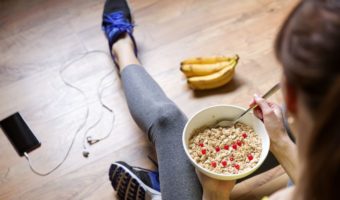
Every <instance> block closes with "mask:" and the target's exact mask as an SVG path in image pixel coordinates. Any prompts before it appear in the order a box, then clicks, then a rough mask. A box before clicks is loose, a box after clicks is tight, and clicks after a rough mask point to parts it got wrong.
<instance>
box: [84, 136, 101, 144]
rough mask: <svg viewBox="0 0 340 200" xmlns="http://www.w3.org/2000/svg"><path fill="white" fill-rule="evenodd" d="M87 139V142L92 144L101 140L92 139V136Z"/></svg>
mask: <svg viewBox="0 0 340 200" xmlns="http://www.w3.org/2000/svg"><path fill="white" fill-rule="evenodd" d="M86 140H87V143H89V144H90V145H93V144H95V143H97V142H99V141H100V140H98V139H92V137H91V136H89V137H87V138H86Z"/></svg>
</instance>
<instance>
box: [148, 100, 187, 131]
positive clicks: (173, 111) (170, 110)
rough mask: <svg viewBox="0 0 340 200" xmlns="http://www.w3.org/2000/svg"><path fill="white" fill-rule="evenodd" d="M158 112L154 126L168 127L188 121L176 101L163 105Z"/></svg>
mask: <svg viewBox="0 0 340 200" xmlns="http://www.w3.org/2000/svg"><path fill="white" fill-rule="evenodd" d="M157 112H158V117H157V119H156V120H155V121H154V123H153V125H154V126H157V127H168V126H172V125H178V123H181V124H182V123H185V122H186V116H185V115H184V114H183V113H182V111H181V110H180V109H179V108H178V107H177V106H176V105H175V104H174V103H168V104H163V105H161V106H160V107H159V109H158V111H157Z"/></svg>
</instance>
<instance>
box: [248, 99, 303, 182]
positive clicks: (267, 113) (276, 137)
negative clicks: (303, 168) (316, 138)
mask: <svg viewBox="0 0 340 200" xmlns="http://www.w3.org/2000/svg"><path fill="white" fill-rule="evenodd" d="M255 104H257V105H258V107H256V108H255V109H254V114H255V115H256V116H257V117H258V118H259V119H261V120H262V121H263V123H264V126H265V127H266V130H267V133H268V135H269V138H270V151H271V152H272V153H273V154H274V156H275V157H276V159H277V160H278V161H279V162H280V164H281V165H282V166H283V168H284V169H285V170H286V172H287V173H288V175H289V177H290V178H291V179H292V180H293V182H296V180H297V177H298V175H297V171H298V170H296V169H297V163H298V156H297V149H296V145H295V144H294V143H293V142H292V141H291V140H290V138H289V136H288V134H287V132H286V130H285V128H284V126H283V119H282V111H281V108H280V106H278V105H276V104H274V103H271V102H268V101H266V100H264V99H263V98H260V97H259V96H257V95H255V96H254V99H253V101H252V103H251V104H250V106H253V105H255Z"/></svg>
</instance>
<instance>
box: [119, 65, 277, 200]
mask: <svg viewBox="0 0 340 200" xmlns="http://www.w3.org/2000/svg"><path fill="white" fill-rule="evenodd" d="M121 80H122V83H123V87H124V91H125V96H126V100H127V103H128V106H129V110H130V113H131V115H132V117H133V119H134V120H135V121H136V123H137V124H138V126H139V127H140V128H141V129H142V130H143V131H144V132H145V133H148V137H149V139H150V140H151V141H152V142H153V143H154V145H155V147H156V153H157V159H158V168H159V178H160V184H161V192H162V199H165V200H168V199H169V200H172V199H185V200H190V199H202V188H201V185H200V183H199V181H198V178H197V176H196V174H195V170H194V168H193V166H192V165H191V164H190V161H189V160H188V158H187V157H186V155H185V152H184V149H183V147H182V130H183V128H184V126H185V123H186V122H187V117H186V116H185V115H184V114H183V113H182V112H181V111H180V110H179V108H178V107H177V106H176V105H175V104H174V103H173V102H172V101H171V100H170V99H169V98H168V97H167V96H166V95H165V93H164V92H163V91H162V89H161V88H160V87H159V85H158V84H157V83H156V82H155V81H154V80H153V79H152V77H151V76H150V75H149V74H148V73H147V72H146V71H145V69H144V68H143V67H141V66H139V65H129V66H127V67H126V68H125V69H123V71H122V72H121ZM267 160H270V162H265V164H264V165H262V167H261V169H260V170H257V173H256V174H258V173H260V172H263V171H265V170H267V169H269V168H272V167H273V166H276V165H277V162H273V161H272V160H273V156H272V155H270V156H269V157H268V158H267ZM274 160H275V159H274ZM254 175H255V174H254Z"/></svg>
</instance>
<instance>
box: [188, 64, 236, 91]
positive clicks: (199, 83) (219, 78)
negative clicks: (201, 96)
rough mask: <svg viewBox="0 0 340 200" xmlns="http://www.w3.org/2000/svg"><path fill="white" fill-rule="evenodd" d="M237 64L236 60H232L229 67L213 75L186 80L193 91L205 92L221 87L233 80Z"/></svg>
mask: <svg viewBox="0 0 340 200" xmlns="http://www.w3.org/2000/svg"><path fill="white" fill-rule="evenodd" d="M237 63H238V60H233V61H232V63H231V64H230V65H228V66H226V67H224V68H223V69H221V70H220V71H218V72H215V73H213V74H210V75H206V76H194V77H190V78H188V84H189V86H190V88H192V89H194V90H206V89H213V88H217V87H220V86H223V85H225V84H227V83H228V82H229V81H231V79H232V78H233V76H234V73H235V67H236V65H237Z"/></svg>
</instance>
